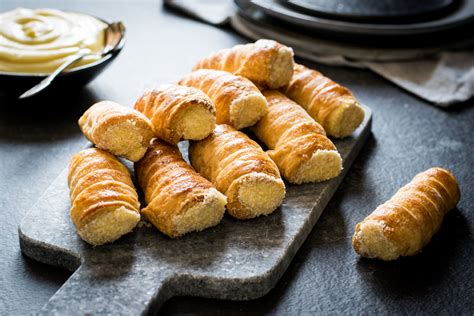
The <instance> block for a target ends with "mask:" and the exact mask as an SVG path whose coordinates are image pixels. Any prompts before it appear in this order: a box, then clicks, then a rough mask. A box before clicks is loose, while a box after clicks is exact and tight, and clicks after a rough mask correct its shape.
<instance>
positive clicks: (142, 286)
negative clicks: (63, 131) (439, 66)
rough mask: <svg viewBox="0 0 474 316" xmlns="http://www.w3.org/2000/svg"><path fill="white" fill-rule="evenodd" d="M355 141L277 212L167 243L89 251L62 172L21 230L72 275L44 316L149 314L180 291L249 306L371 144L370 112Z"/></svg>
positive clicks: (135, 239) (28, 251)
mask: <svg viewBox="0 0 474 316" xmlns="http://www.w3.org/2000/svg"><path fill="white" fill-rule="evenodd" d="M364 109H365V111H366V118H365V120H364V122H363V124H362V125H361V126H360V127H359V129H358V130H357V131H356V132H355V133H354V135H353V136H352V137H349V138H345V139H343V140H336V141H335V144H336V146H337V148H338V150H339V152H340V153H341V156H342V157H343V161H344V170H343V172H342V173H341V175H340V176H339V177H337V178H335V179H332V180H330V181H326V182H323V183H318V184H306V185H298V186H296V185H287V195H286V197H285V199H284V201H283V204H282V206H281V207H280V208H279V209H278V210H277V211H275V212H274V213H273V214H272V215H270V216H267V217H261V218H258V219H255V220H250V221H238V220H235V219H232V218H231V217H229V216H225V217H224V219H223V221H222V223H221V224H220V225H218V226H216V227H214V228H210V229H207V230H205V231H203V232H199V233H191V234H188V235H186V236H184V237H182V238H180V239H177V240H172V239H170V238H168V237H166V236H164V235H163V234H161V233H160V232H159V231H158V230H156V229H155V228H153V227H147V226H142V227H139V228H136V229H135V230H134V232H133V233H131V234H128V235H126V236H124V237H122V238H121V239H120V240H118V241H117V242H115V243H113V244H110V245H105V246H101V247H91V246H89V245H88V244H86V243H85V242H83V241H82V240H81V239H80V238H79V237H78V235H77V234H76V232H75V229H74V226H73V224H72V222H71V220H70V218H69V207H70V204H69V196H68V192H69V190H68V188H67V181H66V173H67V172H66V170H65V171H64V172H63V173H62V174H61V175H60V176H59V177H58V178H57V179H56V180H54V182H53V183H52V184H51V186H50V187H49V188H48V189H47V190H46V192H45V193H44V194H43V196H42V197H41V198H40V199H39V200H38V201H37V203H36V204H34V206H33V207H32V208H31V210H30V211H29V212H28V214H27V215H26V216H25V218H24V219H23V220H22V222H21V223H20V226H19V237H20V246H21V250H22V252H23V253H24V254H25V255H26V256H28V257H30V258H33V259H35V260H38V261H40V262H43V263H46V264H51V265H54V266H58V267H62V268H65V269H68V270H70V271H75V272H74V273H73V274H72V276H71V277H70V278H69V279H68V280H67V282H66V283H65V284H64V285H63V286H62V287H61V288H60V289H59V290H58V292H56V294H55V295H54V296H53V297H52V298H51V299H50V300H49V302H48V303H47V304H46V305H45V306H44V307H43V309H42V310H41V314H65V315H66V314H67V315H73V314H74V315H75V314H80V315H82V314H88V313H94V314H97V313H99V314H101V313H106V314H146V313H150V312H154V311H157V310H158V309H159V308H160V306H161V305H162V303H163V302H164V301H166V300H167V299H168V298H170V297H172V296H176V295H191V296H199V297H208V298H221V299H232V300H249V299H255V298H258V297H261V296H263V295H265V294H266V293H268V292H269V291H270V290H271V289H272V287H273V286H274V285H275V284H276V282H277V281H278V280H279V278H280V277H281V276H282V274H283V273H284V271H285V270H286V268H287V267H288V265H289V264H290V262H291V260H292V258H293V257H294V255H295V253H296V252H297V250H298V248H299V247H300V246H301V244H302V243H303V242H304V240H305V239H306V237H307V236H308V234H309V233H310V231H311V229H312V228H313V226H314V225H315V223H316V222H317V220H318V219H319V217H320V215H321V213H322V212H323V210H324V208H325V206H326V205H327V203H328V202H329V200H330V199H331V197H332V195H333V194H334V192H335V191H336V189H337V187H338V186H339V184H340V183H341V181H342V179H343V178H344V176H345V174H346V173H347V171H348V169H349V168H350V166H351V164H352V162H353V161H354V159H355V157H356V156H357V154H358V153H359V151H360V149H361V147H362V146H363V144H364V143H365V141H366V140H367V138H368V136H369V134H370V129H371V122H372V112H371V110H370V109H369V108H367V107H364Z"/></svg>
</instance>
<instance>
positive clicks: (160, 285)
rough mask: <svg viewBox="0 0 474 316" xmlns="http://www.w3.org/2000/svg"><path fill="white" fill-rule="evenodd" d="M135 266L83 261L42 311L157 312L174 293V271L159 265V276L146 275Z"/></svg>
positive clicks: (129, 313)
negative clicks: (125, 270) (127, 267)
mask: <svg viewBox="0 0 474 316" xmlns="http://www.w3.org/2000/svg"><path fill="white" fill-rule="evenodd" d="M148 268H149V267H148ZM132 269H133V270H130V271H128V273H126V274H122V272H123V269H121V268H118V269H117V268H116V267H114V266H111V265H104V266H102V267H99V268H98V267H94V269H89V268H88V266H87V265H85V264H83V265H82V266H81V267H79V268H78V269H77V270H76V271H75V272H74V273H73V274H72V275H71V277H70V278H69V279H68V280H67V281H66V283H64V285H63V286H62V287H61V288H60V289H59V290H58V291H57V292H56V293H55V294H54V295H53V296H52V297H51V298H50V300H49V301H48V303H46V305H44V306H43V308H42V309H41V311H40V312H39V314H40V315H97V314H101V315H102V314H113V315H145V314H153V313H155V312H156V311H158V309H159V308H160V307H161V305H162V304H163V303H164V302H165V301H166V300H168V299H169V298H170V297H171V296H172V294H171V291H170V290H169V288H170V287H169V286H168V284H169V282H168V280H169V279H170V276H171V275H170V273H167V271H166V270H164V269H161V270H160V269H159V267H157V269H156V275H155V277H153V278H150V277H147V278H145V277H144V276H145V275H146V274H145V273H144V272H143V271H140V269H136V267H133V268H132ZM141 272H143V273H141ZM147 273H149V271H147Z"/></svg>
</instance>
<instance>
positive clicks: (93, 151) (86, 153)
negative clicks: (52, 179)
mask: <svg viewBox="0 0 474 316" xmlns="http://www.w3.org/2000/svg"><path fill="white" fill-rule="evenodd" d="M68 184H69V189H70V196H71V205H72V206H71V218H72V221H73V222H74V225H75V226H76V229H77V232H78V233H79V236H81V238H82V239H83V240H85V241H86V242H88V243H89V244H91V245H94V246H98V245H102V244H105V243H109V242H112V241H114V240H117V239H118V238H120V237H121V236H122V235H124V234H127V233H129V232H130V231H131V230H132V229H133V228H134V227H135V226H136V225H137V223H138V222H139V221H140V214H139V208H140V203H139V202H138V197H137V192H136V191H135V188H134V186H133V183H132V180H131V179H130V174H129V172H128V169H127V168H126V167H125V166H124V165H123V164H122V163H121V162H120V161H119V160H118V159H117V158H115V157H114V156H113V155H111V154H110V153H108V152H106V151H104V150H101V149H97V148H89V149H84V150H82V151H80V152H78V153H77V154H75V155H74V156H73V157H72V159H71V162H70V164H69V174H68Z"/></svg>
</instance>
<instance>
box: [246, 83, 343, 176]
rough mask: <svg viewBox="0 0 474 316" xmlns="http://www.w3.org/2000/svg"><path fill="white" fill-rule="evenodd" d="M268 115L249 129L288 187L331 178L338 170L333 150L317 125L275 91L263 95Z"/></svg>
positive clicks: (268, 91) (339, 167)
mask: <svg viewBox="0 0 474 316" xmlns="http://www.w3.org/2000/svg"><path fill="white" fill-rule="evenodd" d="M263 94H264V96H265V97H266V98H267V102H268V113H267V114H266V115H265V116H264V117H263V118H262V119H261V120H260V121H259V122H258V123H257V124H256V125H255V126H254V127H253V128H252V130H253V131H254V133H255V135H256V136H257V137H258V139H260V141H262V142H263V143H264V144H265V145H267V147H268V148H269V150H268V151H267V153H268V155H269V156H270V158H272V159H273V161H274V162H275V163H276V164H277V166H278V168H279V169H280V172H281V173H282V175H283V177H285V179H286V180H288V181H289V182H291V183H304V182H318V181H324V180H328V179H331V178H334V177H336V176H338V175H339V173H340V172H341V169H342V160H341V156H340V155H339V153H338V152H337V149H336V146H334V144H333V143H332V142H331V141H330V140H329V139H328V138H327V137H326V133H325V132H324V129H323V127H322V126H321V125H319V124H318V123H317V122H316V121H315V120H313V119H312V118H311V117H310V116H309V115H308V113H306V111H305V110H304V109H303V108H302V107H300V106H299V105H298V104H296V103H294V102H293V101H291V100H290V99H288V98H287V97H286V96H285V95H283V94H282V93H280V92H278V91H276V90H267V91H265V92H263Z"/></svg>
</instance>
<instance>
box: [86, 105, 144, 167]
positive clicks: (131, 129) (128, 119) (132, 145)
mask: <svg viewBox="0 0 474 316" xmlns="http://www.w3.org/2000/svg"><path fill="white" fill-rule="evenodd" d="M79 127H80V128H81V131H82V133H83V134H84V136H86V138H87V139H88V140H90V141H91V142H92V143H94V144H95V145H96V146H97V147H99V148H101V149H105V150H107V151H109V152H111V153H112V154H114V155H117V156H120V157H124V158H127V159H129V160H131V161H137V160H139V159H140V158H142V157H143V155H144V154H145V152H146V149H147V148H148V145H149V144H150V140H151V139H152V138H153V129H152V126H151V123H150V121H149V120H148V119H147V118H146V117H145V116H144V115H143V114H142V113H140V112H138V111H136V110H133V109H130V108H126V107H124V106H121V105H119V104H117V103H115V102H111V101H102V102H99V103H96V104H94V105H93V106H91V107H90V108H89V109H88V110H87V111H86V112H85V113H84V114H83V115H82V116H81V118H80V119H79Z"/></svg>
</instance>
